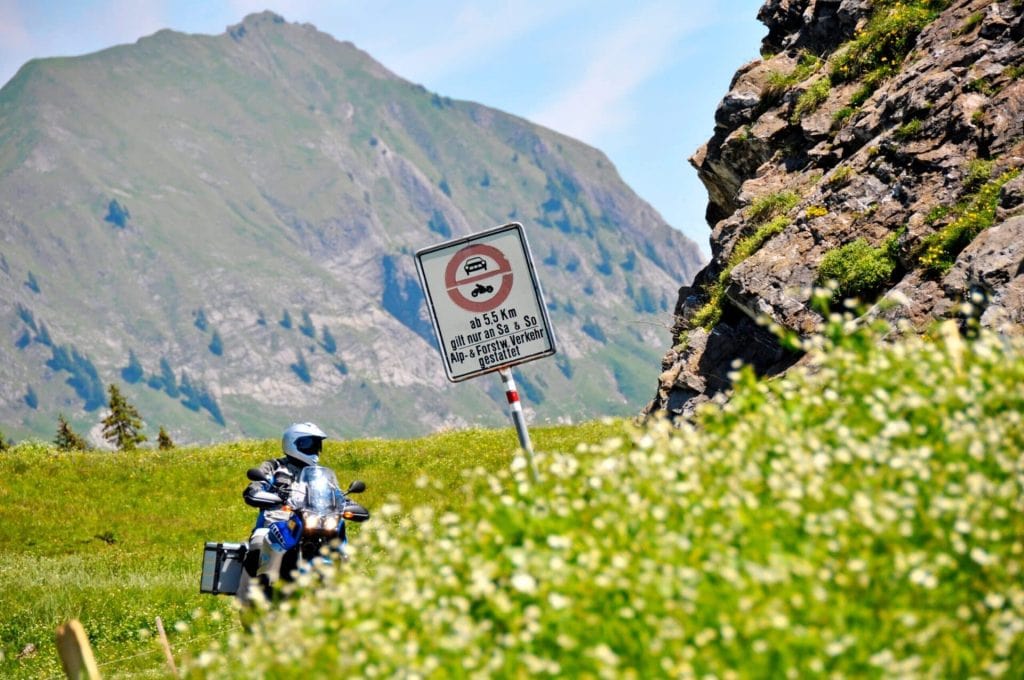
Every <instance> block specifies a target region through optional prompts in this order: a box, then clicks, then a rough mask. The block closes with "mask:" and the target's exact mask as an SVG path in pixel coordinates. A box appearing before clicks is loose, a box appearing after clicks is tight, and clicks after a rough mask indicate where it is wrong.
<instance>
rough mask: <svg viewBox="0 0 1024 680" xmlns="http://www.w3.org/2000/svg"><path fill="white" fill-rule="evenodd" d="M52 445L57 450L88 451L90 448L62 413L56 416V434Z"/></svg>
mask: <svg viewBox="0 0 1024 680" xmlns="http://www.w3.org/2000/svg"><path fill="white" fill-rule="evenodd" d="M53 445H54V446H56V447H57V449H58V450H59V451H88V450H89V449H90V448H91V447H90V446H89V444H88V442H86V441H85V438H84V437H83V436H82V435H80V434H78V433H77V432H75V429H74V428H73V427H71V424H70V423H69V422H68V420H67V418H65V417H64V414H63V413H61V414H58V416H57V435H56V436H55V437H54V438H53Z"/></svg>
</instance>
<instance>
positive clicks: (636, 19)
mask: <svg viewBox="0 0 1024 680" xmlns="http://www.w3.org/2000/svg"><path fill="white" fill-rule="evenodd" d="M704 21H705V13H704V12H703V11H702V10H700V9H699V8H698V7H696V6H694V5H692V4H691V5H688V6H686V7H683V6H680V5H679V4H678V3H671V2H661V3H655V4H648V5H645V6H642V7H641V8H640V9H639V10H638V11H636V12H635V13H634V14H633V15H632V16H630V17H629V18H628V19H627V20H626V21H624V22H622V23H620V24H618V25H617V26H616V27H615V29H614V30H612V31H611V32H610V33H607V34H603V35H600V36H597V37H596V39H595V40H593V42H592V43H591V44H590V46H589V48H588V49H587V54H588V55H589V58H590V61H589V62H588V64H587V66H586V69H585V71H584V72H583V74H582V76H581V77H580V78H579V80H578V81H577V82H576V84H575V85H574V86H572V87H570V88H569V89H567V90H565V91H564V92H562V93H561V94H560V96H559V97H558V98H556V99H554V100H553V101H549V102H548V103H547V104H546V105H545V106H544V107H542V108H541V109H540V110H538V111H535V112H534V113H533V114H532V115H531V116H530V118H531V119H532V120H535V121H537V122H538V123H541V124H543V125H546V126H548V127H550V128H552V129H555V130H559V131H560V132H564V133H566V134H568V135H571V136H573V137H576V138H577V139H581V140H584V141H587V142H589V143H592V144H593V143H595V142H596V141H597V140H599V139H600V138H601V137H602V136H603V135H608V134H611V133H613V132H614V131H615V130H617V129H621V128H622V127H624V126H627V125H628V124H629V123H630V122H631V118H632V112H631V108H632V107H631V97H632V95H633V94H634V92H635V91H636V89H637V88H638V87H640V86H641V85H643V84H644V82H646V81H647V80H648V79H649V78H650V77H652V76H653V75H655V74H656V73H658V72H659V71H660V70H661V69H662V68H664V67H665V65H666V64H667V60H669V59H671V58H672V57H673V54H674V53H675V54H678V52H679V50H678V47H677V43H678V42H679V40H681V39H682V38H683V37H684V36H685V35H686V34H687V33H690V32H692V31H694V30H696V29H698V28H699V27H700V26H701V25H703V23H704Z"/></svg>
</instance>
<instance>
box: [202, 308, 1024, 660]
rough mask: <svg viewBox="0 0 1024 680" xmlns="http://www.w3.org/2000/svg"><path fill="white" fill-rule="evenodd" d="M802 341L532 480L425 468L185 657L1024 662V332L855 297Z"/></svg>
mask: <svg viewBox="0 0 1024 680" xmlns="http://www.w3.org/2000/svg"><path fill="white" fill-rule="evenodd" d="M805 349H808V350H809V352H808V354H807V356H806V358H805V359H804V360H803V361H802V362H801V364H800V365H799V366H798V367H796V368H795V369H793V370H791V371H790V372H789V374H787V376H786V377H784V378H781V379H772V380H766V379H759V378H757V377H755V376H754V374H753V373H752V372H751V371H750V370H748V369H746V368H742V367H737V370H736V373H735V375H734V378H735V390H734V392H733V394H732V395H731V397H730V398H729V399H728V401H725V400H723V401H722V402H721V403H714V404H710V405H707V406H706V407H704V408H703V410H702V411H701V412H700V413H698V415H697V416H696V417H695V418H693V419H692V420H690V421H688V422H685V423H682V424H681V425H680V426H677V427H673V426H672V425H671V424H670V423H669V422H667V421H665V420H660V421H656V422H653V423H651V424H649V425H647V426H645V427H635V428H627V429H626V430H625V431H624V433H623V434H622V435H621V436H611V437H609V438H606V439H605V440H603V441H601V442H598V443H590V444H586V443H581V444H579V445H578V446H577V447H576V448H575V450H558V449H552V450H546V451H541V452H539V453H538V454H537V456H536V463H537V469H538V473H537V475H536V477H534V475H533V474H532V472H531V469H530V466H529V465H528V464H527V461H526V460H525V458H524V457H523V456H522V455H521V454H517V455H516V456H515V457H514V458H513V459H512V460H511V463H510V464H507V465H500V466H497V468H492V469H484V468H482V467H476V468H473V467H472V466H470V467H469V468H468V469H467V470H466V471H465V472H464V473H462V474H461V475H457V476H455V477H452V478H449V479H448V480H447V481H445V482H444V483H441V482H439V481H437V480H436V479H433V478H431V476H430V475H429V474H421V475H417V478H416V487H417V488H418V489H419V490H420V493H422V494H424V497H430V492H431V491H433V492H435V493H436V496H433V498H434V499H435V501H434V502H433V503H430V504H412V505H410V504H408V503H407V502H405V499H403V498H402V497H398V496H395V497H392V498H389V499H387V500H386V501H385V502H382V503H381V504H380V505H378V506H377V507H374V508H372V510H373V511H374V513H375V515H374V518H373V519H372V520H371V521H370V522H369V523H367V524H366V525H364V526H363V527H362V528H361V531H360V532H359V533H358V536H356V537H354V538H353V539H352V547H353V549H354V550H353V552H354V554H353V559H352V560H351V561H350V562H349V563H348V564H346V565H343V566H341V567H338V568H333V569H328V570H325V571H323V572H320V573H319V574H313V575H310V576H308V577H304V580H303V581H302V582H301V583H300V584H299V587H298V588H297V590H296V591H295V592H293V593H291V594H290V596H289V597H286V598H284V599H283V600H282V601H280V602H274V603H267V602H264V603H262V604H261V605H260V610H259V611H258V612H257V614H256V615H255V616H253V618H252V620H251V626H250V627H249V628H248V629H241V628H239V629H234V630H232V631H230V632H229V633H228V634H226V635H224V636H223V637H221V638H219V639H217V640H215V641H213V642H212V643H211V644H210V645H209V646H208V647H207V648H206V649H205V650H204V651H201V652H197V653H195V654H193V655H191V656H190V657H189V658H188V659H187V662H186V670H187V673H188V674H190V675H193V676H198V677H343V676H347V675H353V676H357V677H369V678H373V677H404V678H413V677H422V678H460V677H464V678H495V677H515V678H519V677H524V678H525V677H556V676H558V677H579V678H656V677H678V678H690V677H693V678H698V677H699V678H723V679H725V678H808V677H828V678H841V677H857V678H862V677H910V678H916V677H925V678H927V677H941V678H948V677H1006V678H1012V677H1021V676H1024V579H1022V575H1021V565H1022V561H1024V518H1022V510H1024V496H1022V485H1024V455H1022V452H1024V390H1022V389H1021V385H1022V384H1024V340H1022V339H1021V337H1020V336H1018V335H1013V334H1001V333H996V332H990V331H982V332H980V333H979V334H978V336H977V337H976V338H973V339H966V338H965V337H964V336H963V335H962V334H961V333H960V332H959V330H958V328H957V327H956V325H955V324H954V322H952V321H949V322H946V323H945V324H944V325H941V326H937V327H936V328H935V330H934V332H933V333H931V334H929V335H927V336H925V337H916V336H907V337H901V336H900V334H899V333H898V332H897V331H896V330H894V329H890V328H879V327H877V326H874V325H871V324H867V325H864V324H860V325H858V324H857V323H856V322H854V321H853V320H852V318H850V317H846V318H840V317H836V318H834V319H833V321H832V323H831V325H830V326H829V327H828V329H826V332H825V333H823V334H822V335H821V336H820V337H817V338H815V339H813V340H812V341H810V342H809V343H807V344H806V346H805ZM196 618H197V619H201V618H202V616H201V615H199V614H197V617H196ZM193 624H194V625H200V624H201V621H195V622H193ZM190 625H192V624H190Z"/></svg>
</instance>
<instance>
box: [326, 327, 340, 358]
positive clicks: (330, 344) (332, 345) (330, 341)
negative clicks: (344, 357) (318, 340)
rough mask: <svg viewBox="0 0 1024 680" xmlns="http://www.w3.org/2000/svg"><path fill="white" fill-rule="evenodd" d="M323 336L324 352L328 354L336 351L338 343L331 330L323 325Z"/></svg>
mask: <svg viewBox="0 0 1024 680" xmlns="http://www.w3.org/2000/svg"><path fill="white" fill-rule="evenodd" d="M323 338H324V341H323V348H324V351H325V352H327V353H328V354H334V353H335V352H336V351H338V343H337V342H335V341H334V336H333V335H331V331H330V330H329V329H328V328H327V326H324V328H323Z"/></svg>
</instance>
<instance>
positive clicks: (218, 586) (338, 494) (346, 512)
mask: <svg viewBox="0 0 1024 680" xmlns="http://www.w3.org/2000/svg"><path fill="white" fill-rule="evenodd" d="M246 476H247V477H248V478H249V480H250V481H254V482H262V483H263V484H264V485H265V487H266V490H264V491H261V492H260V493H259V494H257V495H256V496H255V497H253V498H251V499H250V502H251V503H252V504H253V505H255V506H256V507H258V508H260V514H259V517H258V518H257V520H256V527H255V528H254V530H253V532H252V536H251V538H250V539H249V542H248V544H241V543H207V544H206V555H205V556H204V564H203V582H202V586H201V588H200V590H201V591H202V592H207V593H214V594H235V595H237V596H238V598H239V599H240V600H241V601H242V603H243V604H247V603H248V601H249V595H250V587H251V586H252V585H258V586H260V587H261V588H262V589H263V591H264V593H265V594H267V595H270V594H271V592H272V586H273V584H274V583H275V582H277V581H279V580H280V581H285V582H288V581H293V580H294V579H295V575H296V574H297V573H302V572H304V571H307V570H308V569H309V567H310V566H311V565H313V564H316V563H317V562H326V563H329V562H330V561H331V558H332V557H335V556H336V557H338V558H340V559H341V560H342V561H345V560H346V559H347V555H346V553H345V546H346V545H347V544H348V536H347V533H346V530H345V527H346V524H347V523H348V522H365V521H366V520H368V519H370V513H369V511H368V510H367V509H366V508H364V507H363V506H362V505H360V504H359V503H356V502H355V501H353V500H352V499H351V498H349V496H350V495H351V494H357V493H362V492H363V491H365V490H366V485H365V484H364V483H363V482H361V481H354V482H352V484H350V485H349V487H348V490H347V491H345V492H344V493H343V492H342V491H341V487H340V486H339V485H338V478H337V477H336V476H335V474H334V471H333V470H331V469H330V468H327V467H323V466H320V465H310V466H308V467H306V468H303V470H302V471H301V472H300V473H299V478H298V480H296V481H294V482H292V483H291V484H290V485H289V486H288V487H287V488H285V489H280V488H279V491H280V492H281V493H277V492H275V491H274V490H271V489H272V485H271V480H269V479H267V477H266V476H265V475H264V473H263V472H262V471H261V470H260V469H259V468H252V469H250V470H249V471H248V472H247V473H246Z"/></svg>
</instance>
